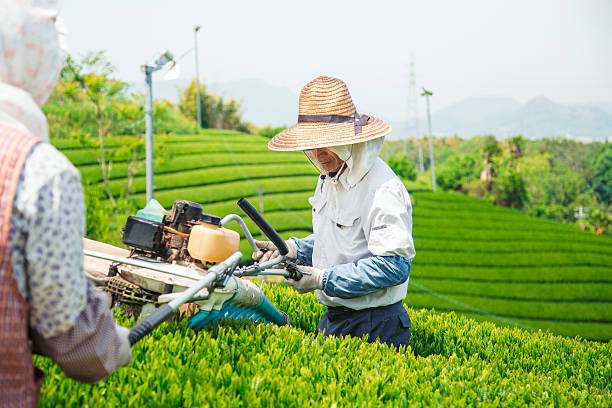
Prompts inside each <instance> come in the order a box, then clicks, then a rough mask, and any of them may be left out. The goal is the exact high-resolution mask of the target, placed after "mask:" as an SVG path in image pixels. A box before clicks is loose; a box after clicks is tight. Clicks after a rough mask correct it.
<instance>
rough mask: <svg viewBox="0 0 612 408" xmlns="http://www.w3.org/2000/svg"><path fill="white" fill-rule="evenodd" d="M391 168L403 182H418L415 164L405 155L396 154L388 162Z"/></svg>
mask: <svg viewBox="0 0 612 408" xmlns="http://www.w3.org/2000/svg"><path fill="white" fill-rule="evenodd" d="M387 164H389V167H391V169H392V170H393V171H394V172H395V174H396V175H397V176H398V177H399V178H401V179H403V180H411V181H414V180H416V177H417V174H416V171H415V169H414V163H413V162H412V161H410V160H408V157H407V156H406V155H405V154H404V153H396V154H395V155H393V156H391V157H390V158H389V160H387Z"/></svg>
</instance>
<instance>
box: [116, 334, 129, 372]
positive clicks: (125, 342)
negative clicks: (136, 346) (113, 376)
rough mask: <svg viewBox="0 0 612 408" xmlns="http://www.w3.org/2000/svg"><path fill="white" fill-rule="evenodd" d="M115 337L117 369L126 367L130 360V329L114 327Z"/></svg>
mask: <svg viewBox="0 0 612 408" xmlns="http://www.w3.org/2000/svg"><path fill="white" fill-rule="evenodd" d="M116 330H117V335H118V336H119V341H120V343H119V359H118V360H117V365H118V366H119V367H127V366H128V365H129V364H130V361H131V360H132V347H131V346H130V339H129V337H128V336H129V334H130V329H128V328H127V327H123V326H119V325H117V327H116Z"/></svg>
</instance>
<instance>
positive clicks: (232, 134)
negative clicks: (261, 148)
mask: <svg viewBox="0 0 612 408" xmlns="http://www.w3.org/2000/svg"><path fill="white" fill-rule="evenodd" d="M221 134H223V137H224V138H226V139H229V140H235V139H240V141H247V142H257V141H261V140H262V138H261V136H257V135H247V134H244V133H240V132H236V131H233V130H222V129H206V130H205V131H203V132H202V134H199V135H166V136H164V138H166V139H167V140H168V142H172V143H193V142H200V141H204V142H206V141H211V140H218V139H219V138H220V137H221ZM133 139H134V137H132V136H105V137H104V146H105V147H106V146H108V147H119V146H123V145H124V144H125V141H126V140H133ZM53 145H54V146H55V147H57V148H58V149H60V150H69V149H82V148H83V144H82V142H81V141H80V140H79V139H77V138H74V139H53Z"/></svg>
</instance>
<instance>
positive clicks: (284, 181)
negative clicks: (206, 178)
mask: <svg viewBox="0 0 612 408" xmlns="http://www.w3.org/2000/svg"><path fill="white" fill-rule="evenodd" d="M316 183H317V178H316V177H313V176H300V177H292V178H281V179H278V178H276V179H262V180H257V182H255V181H253V180H246V181H235V182H230V183H224V184H214V185H210V186H208V185H202V186H199V187H188V188H180V187H178V186H177V188H176V189H173V190H165V191H160V192H157V193H155V199H156V200H158V201H159V202H160V203H161V204H162V205H163V206H164V207H166V208H170V207H172V203H173V202H174V200H176V199H177V198H181V199H183V200H189V201H196V202H199V203H201V204H202V205H206V204H207V203H215V202H219V201H225V200H234V199H235V200H236V201H238V199H240V198H241V197H246V196H252V195H253V194H256V193H257V190H258V188H263V189H264V191H274V192H276V193H280V192H283V193H295V192H304V191H313V190H314V188H315V186H316ZM134 198H135V199H136V200H137V202H138V203H139V204H141V205H144V202H145V195H144V194H135V195H134Z"/></svg>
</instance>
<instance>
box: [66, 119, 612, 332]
mask: <svg viewBox="0 0 612 408" xmlns="http://www.w3.org/2000/svg"><path fill="white" fill-rule="evenodd" d="M266 143H267V139H264V138H262V137H259V136H249V135H244V134H240V133H236V132H228V131H216V130H210V131H207V132H206V133H204V134H202V135H189V136H171V137H170V138H169V140H167V141H166V143H165V145H164V146H165V155H166V156H167V157H166V158H165V160H164V161H163V162H162V163H160V164H158V165H157V166H156V175H155V185H156V193H155V198H156V199H157V200H159V201H160V202H161V204H162V205H164V206H165V207H166V208H170V207H171V206H172V203H173V201H174V200H175V199H186V200H191V201H196V202H199V203H201V204H202V205H203V206H204V210H205V212H208V213H212V214H216V215H219V216H225V215H227V214H229V213H239V214H241V211H240V209H239V208H238V207H237V206H236V205H235V203H236V201H237V200H238V199H239V198H240V197H247V198H248V199H249V200H250V201H251V202H252V203H253V204H254V205H255V206H256V207H259V198H258V191H259V189H261V190H262V191H263V197H264V199H263V202H264V212H265V217H266V218H267V219H268V221H269V222H270V223H271V224H272V225H273V226H274V227H275V228H276V229H277V230H278V231H279V232H281V235H283V236H284V237H285V238H288V237H289V236H297V237H302V236H306V235H308V234H309V233H310V231H311V219H310V217H311V215H310V211H311V209H310V206H309V204H308V201H307V198H308V197H309V196H311V195H312V191H313V189H314V187H315V184H316V182H317V178H316V174H317V173H316V170H315V169H314V168H313V167H312V165H311V164H310V162H308V160H307V159H306V158H305V156H304V155H303V154H302V153H300V152H288V153H281V152H271V151H269V150H268V149H267V147H266ZM55 144H56V146H57V147H58V148H60V149H61V150H62V151H63V153H65V154H66V155H67V156H68V157H69V158H70V160H71V161H72V162H73V163H74V164H75V165H76V166H77V167H78V168H79V170H80V171H81V173H82V175H83V179H84V181H85V182H86V183H94V184H95V183H100V182H101V180H102V177H101V172H100V168H99V166H98V164H97V154H98V152H97V150H96V149H90V148H80V147H79V146H78V143H77V142H73V141H57V142H55ZM121 145H122V141H121V139H120V138H109V139H108V141H107V148H108V149H109V150H111V151H112V150H113V149H117V148H119V147H120V146H121ZM129 158H130V153H129V152H122V151H119V153H117V154H115V157H114V162H113V166H112V180H111V189H112V191H113V192H114V193H115V194H120V193H121V192H122V191H124V190H125V186H126V184H127V179H126V175H127V166H128V162H127V160H128V159H129ZM100 185H101V183H100ZM407 187H408V190H409V192H411V195H412V199H413V205H414V220H413V221H414V239H415V245H416V249H417V257H416V258H415V260H414V263H413V267H412V272H411V276H410V286H409V293H408V297H407V298H406V304H407V305H409V306H413V307H425V308H435V309H436V310H442V311H448V310H455V311H458V312H460V313H463V314H467V315H469V316H470V317H472V318H475V319H478V320H490V321H493V322H495V323H497V324H501V325H510V326H517V327H523V328H525V329H542V330H546V329H549V330H551V331H552V332H553V333H558V334H562V335H566V336H576V335H579V336H581V337H583V338H587V339H595V340H603V341H607V340H610V339H612V240H611V239H610V238H608V237H604V236H598V235H594V234H591V233H587V232H583V231H579V230H577V229H576V228H573V227H571V226H567V225H563V224H558V223H554V222H549V221H545V220H541V219H536V218H531V217H527V216H525V215H524V214H521V213H520V212H518V211H514V210H510V209H506V208H501V207H495V206H493V205H489V204H486V203H483V202H481V201H479V200H475V199H472V198H469V197H466V196H464V195H460V194H451V193H435V194H434V193H432V192H426V191H422V187H420V186H417V185H416V184H412V185H410V184H408V185H407ZM415 188H421V190H420V191H415ZM99 190H100V192H102V190H103V188H102V187H100V188H99ZM133 191H134V196H135V197H136V199H137V201H138V202H139V204H140V205H141V206H142V205H144V204H145V197H144V191H145V179H144V175H141V176H138V177H136V178H135V180H134V185H133ZM127 215H128V214H125V215H123V214H122V215H121V216H119V217H117V218H116V219H109V220H108V221H109V223H111V224H112V225H114V226H116V229H117V235H116V236H117V240H116V241H115V243H119V242H120V241H119V228H121V226H122V225H123V224H124V223H125V218H126V217H127ZM241 215H242V214H241ZM247 225H248V226H249V228H250V229H251V231H252V232H258V231H257V230H256V227H255V226H254V225H253V224H252V223H251V222H250V221H247ZM230 226H231V225H230ZM233 228H235V227H233ZM241 251H242V252H243V253H244V254H245V258H246V257H248V256H249V255H250V253H251V251H250V248H249V247H248V245H247V242H246V240H242V242H241Z"/></svg>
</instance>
